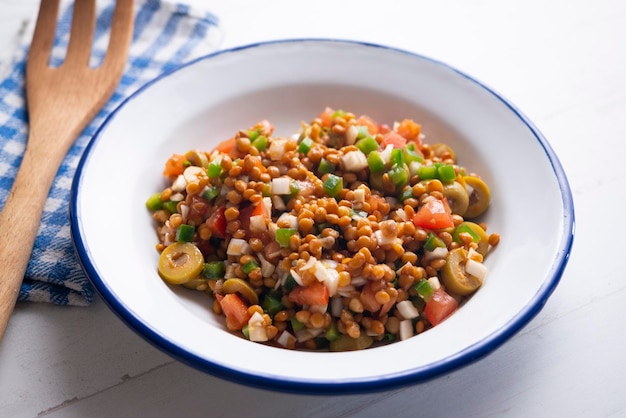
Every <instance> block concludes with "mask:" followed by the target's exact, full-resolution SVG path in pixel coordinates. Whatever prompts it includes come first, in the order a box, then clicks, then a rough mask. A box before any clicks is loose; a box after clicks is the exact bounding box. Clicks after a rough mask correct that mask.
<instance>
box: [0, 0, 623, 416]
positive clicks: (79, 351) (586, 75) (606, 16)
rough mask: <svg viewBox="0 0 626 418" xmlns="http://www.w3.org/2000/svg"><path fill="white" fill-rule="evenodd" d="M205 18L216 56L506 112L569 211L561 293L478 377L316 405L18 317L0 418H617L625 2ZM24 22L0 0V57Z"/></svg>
mask: <svg viewBox="0 0 626 418" xmlns="http://www.w3.org/2000/svg"><path fill="white" fill-rule="evenodd" d="M195 1H196V2H197V3H202V2H201V1H200V0H195ZM206 3H209V5H208V6H207V7H210V10H212V11H213V12H214V13H216V14H217V15H218V16H219V17H220V18H221V27H222V30H223V33H224V42H223V47H231V46H235V45H240V44H246V43H250V42H256V41H261V40H269V39H275V38H288V37H336V38H346V39H358V40H364V41H371V42H376V43H383V44H388V45H390V46H395V47H400V48H404V49H408V50H411V51H415V52H419V53H422V54H425V55H428V56H431V57H433V58H436V59H439V60H443V61H445V62H447V63H449V64H451V65H453V66H455V67H457V68H459V69H461V70H463V71H465V72H468V73H469V74H471V75H473V76H475V77H476V78H478V79H479V80H481V81H483V82H485V83H486V84H487V85H489V86H491V87H493V88H494V89H495V90H496V91H498V92H499V93H501V94H502V95H504V96H505V97H507V98H508V99H510V100H511V101H513V103H515V104H516V105H517V106H518V107H519V108H520V109H521V110H522V111H523V112H524V113H525V114H526V115H527V116H529V117H530V119H531V120H532V121H534V123H535V124H536V125H537V126H538V127H539V129H540V130H541V131H542V132H543V133H544V134H545V136H546V137H547V139H548V140H549V142H550V143H551V144H552V146H553V147H554V149H555V151H556V152H557V154H558V155H559V157H560V159H561V162H562V164H563V166H564V168H565V170H566V172H567V174H568V177H569V181H570V184H571V187H572V191H573V194H574V203H575V209H576V237H575V241H574V247H573V251H572V254H571V258H570V262H569V265H568V267H567V269H566V271H565V274H564V275H563V278H562V281H561V283H560V284H559V286H558V288H557V289H556V291H555V292H554V293H553V295H552V297H551V298H550V299H549V301H548V303H547V304H546V305H545V307H544V309H543V310H542V311H541V313H540V314H539V315H538V316H537V317H536V318H535V319H534V320H533V321H532V322H531V323H530V324H529V325H528V326H526V327H525V328H524V329H523V330H522V331H521V332H520V333H518V334H517V335H516V336H514V337H513V338H512V339H510V340H509V341H508V342H506V343H505V344H504V345H503V346H501V347H500V348H499V349H497V350H496V351H495V352H493V353H492V354H491V355H489V356H487V357H486V358H484V359H482V360H480V361H478V362H476V363H473V364H471V365H469V366H467V367H465V368H463V369H460V370H457V371H454V372H452V373H450V374H447V375H444V376H441V377H439V378H436V379H434V380H432V381H429V382H426V383H423V384H419V385H415V386H411V387H404V388H401V389H396V390H393V391H388V392H383V393H375V394H367V395H349V396H326V397H317V396H305V395H291V394H283V393H274V392H269V391H264V390H260V389H253V388H249V387H245V386H239V385H236V384H233V383H230V382H226V381H223V380H221V379H219V378H217V377H213V376H208V375H205V374H203V373H201V372H198V371H196V370H194V369H191V368H190V367H188V366H186V365H184V364H181V363H179V362H177V361H175V360H173V359H171V358H170V357H168V356H167V355H165V354H163V353H161V352H160V351H158V350H157V349H155V348H154V347H152V346H151V345H149V344H148V343H147V342H145V341H144V340H143V339H142V338H141V337H139V336H137V335H136V334H134V333H133V332H132V331H131V330H129V329H128V328H127V327H126V326H125V325H124V324H123V323H122V322H121V321H120V320H119V319H118V318H117V317H116V316H115V315H114V314H113V313H112V312H111V311H110V310H109V309H108V308H107V307H106V306H105V305H104V303H103V302H102V300H100V299H98V300H96V302H95V303H94V304H93V305H92V306H90V307H88V308H68V307H57V306H50V305H44V304H32V303H29V304H18V306H17V308H16V311H15V314H14V316H13V318H12V319H11V321H10V323H9V327H8V330H7V333H6V335H5V338H4V341H3V343H2V344H1V345H0V417H35V416H45V417H95V416H115V417H139V416H141V417H171V416H187V417H192V416H215V417H218V416H220V417H221V416H223V417H244V416H255V417H262V416H267V417H282V416H289V417H295V416H297V417H309V416H310V417H312V416H320V417H330V416H342V417H343V416H368V417H369V416H371V417H376V416H388V417H396V416H425V417H437V416H439V417H456V416H462V417H478V416H480V417H483V416H510V417H530V416H537V417H556V416H563V417H564V416H567V417H573V416H576V417H579V416H580V417H618V416H626V361H625V357H626V338H625V337H624V335H625V331H624V325H625V324H626V300H625V299H626V277H625V274H624V267H623V266H622V265H621V262H622V261H624V255H623V252H624V244H623V239H622V237H624V235H622V230H623V229H624V225H623V224H622V222H621V216H622V210H623V209H624V207H623V206H622V204H623V202H624V201H625V199H624V198H623V196H622V193H624V190H625V187H624V183H623V181H624V174H623V168H622V167H623V157H624V155H626V140H625V139H626V138H625V136H626V134H625V132H626V2H624V1H621V0H594V1H591V0H587V1H578V0H577V1H567V2H566V1H557V0H554V1H549V2H546V1H543V0H527V1H525V2H503V1H497V0H474V1H463V0H448V1H416V0H410V1H409V0H407V1H398V0H388V1H385V2H380V1H378V2H377V1H363V0H361V1H356V0H353V1H352V0H351V1H331V0H317V1H309V2H305V1H297V2H296V1H290V0H275V1H266V2H264V1H261V0H247V1H246V0H229V1H221V2H219V1H214V2H206ZM36 8H37V1H36V0H0V45H2V46H3V48H0V49H1V51H0V56H2V55H4V54H7V53H8V52H9V51H8V47H7V45H9V41H10V40H11V39H12V37H13V36H14V35H15V33H16V31H17V30H18V29H19V27H20V21H21V19H23V18H32V17H33V16H34V15H35V13H36ZM537 187H541V186H540V185H537ZM520 221H521V220H520ZM531 227H532V225H531Z"/></svg>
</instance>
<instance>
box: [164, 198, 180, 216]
mask: <svg viewBox="0 0 626 418" xmlns="http://www.w3.org/2000/svg"><path fill="white" fill-rule="evenodd" d="M163 209H165V210H166V211H168V212H169V213H178V202H174V201H172V200H168V201H167V202H163Z"/></svg>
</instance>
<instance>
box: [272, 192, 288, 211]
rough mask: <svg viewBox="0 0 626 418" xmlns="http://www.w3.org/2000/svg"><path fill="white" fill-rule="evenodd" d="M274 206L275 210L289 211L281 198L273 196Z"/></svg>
mask: <svg viewBox="0 0 626 418" xmlns="http://www.w3.org/2000/svg"><path fill="white" fill-rule="evenodd" d="M272 205H274V209H276V210H285V209H287V206H286V205H285V202H283V199H281V197H280V196H277V195H274V196H272Z"/></svg>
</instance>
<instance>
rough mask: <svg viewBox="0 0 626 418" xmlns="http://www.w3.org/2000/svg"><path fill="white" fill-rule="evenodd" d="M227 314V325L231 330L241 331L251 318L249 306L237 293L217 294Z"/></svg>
mask: <svg viewBox="0 0 626 418" xmlns="http://www.w3.org/2000/svg"><path fill="white" fill-rule="evenodd" d="M215 297H216V298H217V301H218V302H219V303H220V306H221V307H222V311H223V312H224V315H225V316H226V327H227V328H228V329H229V330H231V331H239V330H241V329H242V328H243V327H244V325H246V324H247V323H248V321H249V320H250V314H249V313H248V306H247V305H246V304H245V303H244V301H243V300H241V298H240V297H239V296H237V294H236V293H229V294H227V295H215Z"/></svg>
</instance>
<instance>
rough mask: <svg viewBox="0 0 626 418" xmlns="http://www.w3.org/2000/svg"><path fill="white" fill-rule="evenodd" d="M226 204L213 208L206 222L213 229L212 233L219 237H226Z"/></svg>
mask: <svg viewBox="0 0 626 418" xmlns="http://www.w3.org/2000/svg"><path fill="white" fill-rule="evenodd" d="M225 210H226V209H225V208H224V206H219V207H217V208H214V209H213V212H212V213H211V215H210V216H209V218H208V219H207V220H206V224H207V226H208V227H209V229H210V230H211V235H212V236H214V237H217V238H226V216H225V215H224V211H225Z"/></svg>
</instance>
